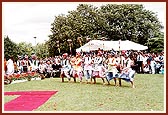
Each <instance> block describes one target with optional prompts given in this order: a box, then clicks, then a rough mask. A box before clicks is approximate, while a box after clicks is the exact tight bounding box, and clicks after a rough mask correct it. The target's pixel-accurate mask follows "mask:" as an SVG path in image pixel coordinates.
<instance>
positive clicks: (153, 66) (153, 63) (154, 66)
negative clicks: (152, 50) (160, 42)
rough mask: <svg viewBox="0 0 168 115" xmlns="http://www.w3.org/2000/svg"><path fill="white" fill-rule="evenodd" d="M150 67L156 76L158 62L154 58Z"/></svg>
mask: <svg viewBox="0 0 168 115" xmlns="http://www.w3.org/2000/svg"><path fill="white" fill-rule="evenodd" d="M150 67H151V73H152V74H155V73H156V71H155V70H156V62H155V60H154V57H152V60H151V61H150Z"/></svg>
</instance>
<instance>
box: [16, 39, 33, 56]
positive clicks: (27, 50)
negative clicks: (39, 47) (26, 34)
mask: <svg viewBox="0 0 168 115" xmlns="http://www.w3.org/2000/svg"><path fill="white" fill-rule="evenodd" d="M17 47H18V55H23V56H24V55H28V56H29V57H30V56H31V55H32V53H35V47H33V46H32V44H31V43H26V42H20V43H18V44H17Z"/></svg>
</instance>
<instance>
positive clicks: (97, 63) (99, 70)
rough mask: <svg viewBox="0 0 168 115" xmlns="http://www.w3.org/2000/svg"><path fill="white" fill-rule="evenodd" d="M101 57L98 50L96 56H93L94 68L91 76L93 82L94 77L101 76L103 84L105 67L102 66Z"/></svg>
mask: <svg viewBox="0 0 168 115" xmlns="http://www.w3.org/2000/svg"><path fill="white" fill-rule="evenodd" d="M103 61H104V60H103V57H102V53H101V52H99V53H98V54H97V56H96V57H95V58H94V68H93V75H92V78H93V80H94V84H95V83H96V77H98V78H101V79H102V81H103V84H105V80H104V78H105V67H104V66H103Z"/></svg>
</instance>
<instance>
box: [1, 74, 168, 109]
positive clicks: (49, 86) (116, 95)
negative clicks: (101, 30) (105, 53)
mask: <svg viewBox="0 0 168 115" xmlns="http://www.w3.org/2000/svg"><path fill="white" fill-rule="evenodd" d="M164 77H165V76H164V75H163V74H136V75H135V81H134V82H135V87H136V88H131V84H130V83H129V82H126V81H122V86H121V87H119V86H114V81H113V80H112V81H110V83H111V85H102V80H101V79H97V83H96V84H86V83H85V80H84V79H83V83H82V84H80V83H79V82H78V80H77V83H73V80H72V82H70V83H69V82H68V80H67V79H66V78H65V82H64V83H62V82H61V79H60V78H46V79H44V80H32V81H26V82H20V83H14V84H8V85H4V92H14V91H16V92H17V91H58V92H57V93H56V94H54V95H52V96H51V97H50V98H49V99H48V100H47V101H46V102H45V103H44V104H42V105H41V106H39V107H38V108H37V109H35V110H33V111H53V112H66V111H71V112H73V111H75V112H78V111H84V112H87V111H100V112H101V111H107V112H116V111H118V112H122V111H138V112H139V111H145V112H148V111H149V112H156V111H161V112H163V111H165V107H164V105H165V97H164V94H165V93H164V92H165V88H164V87H165V80H164ZM117 83H118V82H117ZM17 97H18V95H13V96H6V95H5V96H4V104H5V103H7V102H10V101H11V100H13V99H15V98H17ZM25 100H26V99H25ZM32 103H33V102H32Z"/></svg>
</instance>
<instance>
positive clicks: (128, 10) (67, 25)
mask: <svg viewBox="0 0 168 115" xmlns="http://www.w3.org/2000/svg"><path fill="white" fill-rule="evenodd" d="M51 26H52V28H51V32H52V34H51V35H49V38H50V39H49V41H48V46H49V53H50V55H51V56H54V55H55V54H58V52H59V50H58V49H59V48H60V50H61V52H62V53H64V52H68V51H69V47H70V43H68V42H67V40H68V39H71V40H72V45H71V47H72V49H74V50H75V49H76V48H78V47H80V46H81V44H80V42H79V40H78V38H79V37H80V38H81V39H80V40H81V41H82V45H83V44H85V43H86V42H87V41H86V38H87V37H90V38H92V39H100V38H101V37H107V38H108V39H109V40H119V39H121V40H131V41H134V42H137V43H140V44H145V43H147V41H148V40H149V38H151V32H152V37H158V36H159V34H160V30H161V29H162V28H163V26H162V25H161V23H160V22H159V20H158V18H157V16H156V14H155V13H154V12H152V11H149V10H146V9H144V7H143V5H137V4H122V5H117V4H107V5H103V6H101V7H100V8H98V7H94V6H93V5H88V4H80V5H79V6H78V7H77V9H76V10H74V11H69V12H68V15H63V14H61V15H59V16H56V17H55V20H54V22H53V23H52V24H51ZM149 30H150V31H149ZM56 41H59V48H58V47H57V46H58V43H57V42H56Z"/></svg>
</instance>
